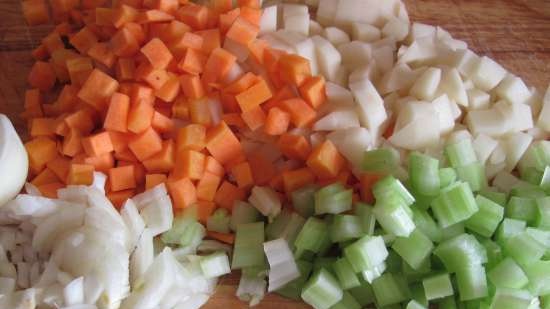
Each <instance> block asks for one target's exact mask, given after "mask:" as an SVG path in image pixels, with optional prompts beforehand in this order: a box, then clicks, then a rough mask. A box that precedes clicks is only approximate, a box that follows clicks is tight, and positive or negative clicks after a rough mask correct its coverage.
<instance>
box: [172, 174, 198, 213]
mask: <svg viewBox="0 0 550 309" xmlns="http://www.w3.org/2000/svg"><path fill="white" fill-rule="evenodd" d="M167 185H168V192H169V193H170V196H171V197H172V201H173V203H174V206H173V207H174V208H175V209H183V208H186V207H188V206H191V205H193V204H194V203H196V202H197V191H196V189H195V186H194V185H193V183H192V182H191V180H189V179H187V178H182V179H179V180H176V181H168V183H167Z"/></svg>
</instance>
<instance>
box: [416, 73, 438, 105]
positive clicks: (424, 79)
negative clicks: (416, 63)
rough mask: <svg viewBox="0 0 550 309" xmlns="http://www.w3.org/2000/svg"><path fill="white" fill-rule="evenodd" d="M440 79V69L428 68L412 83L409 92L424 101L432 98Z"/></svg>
mask: <svg viewBox="0 0 550 309" xmlns="http://www.w3.org/2000/svg"><path fill="white" fill-rule="evenodd" d="M440 81H441V69H439V68H428V69H427V70H426V71H424V73H422V75H420V77H419V78H418V79H417V80H416V82H415V83H414V84H413V86H412V88H411V91H410V94H411V95H413V96H415V97H417V98H419V99H421V100H426V101H431V100H433V99H434V97H435V94H436V92H437V87H438V86H439V82H440Z"/></svg>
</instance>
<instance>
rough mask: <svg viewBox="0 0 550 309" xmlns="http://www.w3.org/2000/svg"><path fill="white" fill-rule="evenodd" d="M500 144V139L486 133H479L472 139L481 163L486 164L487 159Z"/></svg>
mask: <svg viewBox="0 0 550 309" xmlns="http://www.w3.org/2000/svg"><path fill="white" fill-rule="evenodd" d="M497 145H498V141H497V140H495V139H493V138H492V137H490V136H488V135H486V134H478V135H477V136H476V138H475V139H474V140H473V141H472V146H473V147H474V151H475V152H476V156H477V160H478V161H479V163H481V164H483V165H485V162H487V159H489V156H490V155H491V153H493V151H494V150H495V148H496V147H497Z"/></svg>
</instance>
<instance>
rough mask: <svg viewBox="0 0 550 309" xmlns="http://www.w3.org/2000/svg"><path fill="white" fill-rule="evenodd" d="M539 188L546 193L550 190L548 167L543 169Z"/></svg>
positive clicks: (549, 168) (549, 171)
mask: <svg viewBox="0 0 550 309" xmlns="http://www.w3.org/2000/svg"><path fill="white" fill-rule="evenodd" d="M539 187H541V188H542V189H543V190H544V191H546V192H548V191H549V190H550V166H546V167H545V168H544V172H543V173H542V176H541V177H540V183H539Z"/></svg>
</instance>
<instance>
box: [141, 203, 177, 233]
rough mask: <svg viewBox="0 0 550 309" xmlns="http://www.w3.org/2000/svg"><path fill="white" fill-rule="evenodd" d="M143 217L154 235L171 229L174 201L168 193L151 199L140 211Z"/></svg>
mask: <svg viewBox="0 0 550 309" xmlns="http://www.w3.org/2000/svg"><path fill="white" fill-rule="evenodd" d="M140 214H141V217H142V218H143V221H144V222H145V224H146V226H147V228H149V230H150V231H151V234H152V235H153V236H157V235H159V234H161V233H164V232H166V231H168V230H169V229H170V227H171V226H172V221H173V220H174V213H173V210H172V201H171V200H170V197H169V196H168V195H165V196H163V197H159V198H157V199H155V200H152V201H150V202H149V203H148V204H147V205H145V206H144V207H143V208H142V209H141V211H140Z"/></svg>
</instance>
